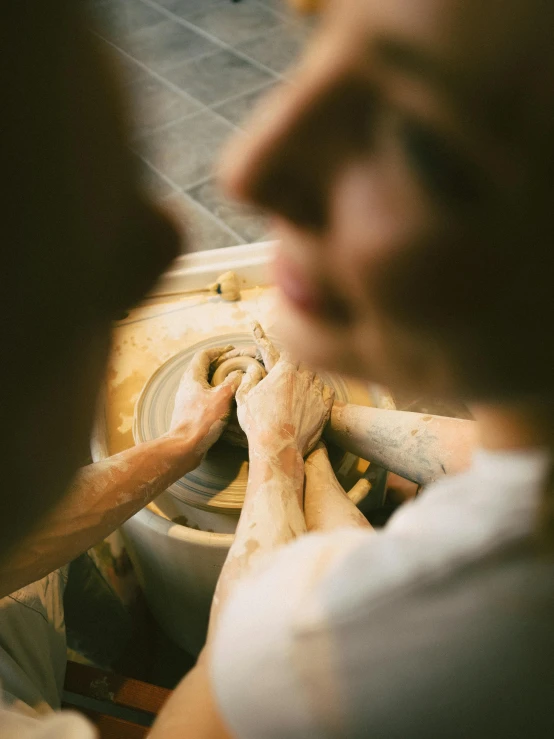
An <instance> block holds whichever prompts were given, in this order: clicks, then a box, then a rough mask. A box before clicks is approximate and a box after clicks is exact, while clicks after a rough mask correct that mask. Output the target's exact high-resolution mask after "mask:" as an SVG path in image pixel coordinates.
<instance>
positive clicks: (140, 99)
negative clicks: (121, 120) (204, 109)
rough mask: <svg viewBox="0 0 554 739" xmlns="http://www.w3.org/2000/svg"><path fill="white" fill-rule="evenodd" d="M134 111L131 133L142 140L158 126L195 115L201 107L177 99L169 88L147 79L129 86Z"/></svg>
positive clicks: (197, 104) (158, 81) (159, 82)
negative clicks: (142, 137) (141, 137)
mask: <svg viewBox="0 0 554 739" xmlns="http://www.w3.org/2000/svg"><path fill="white" fill-rule="evenodd" d="M127 90H128V92H129V93H130V95H131V97H132V110H134V129H135V134H136V135H137V136H143V135H145V134H147V133H149V132H150V131H151V130H152V129H154V128H157V127H158V126H163V125H165V124H168V123H172V122H173V121H177V120H179V119H181V118H184V117H185V116H187V115H192V114H193V113H198V112H199V111H200V110H201V105H200V103H197V102H196V101H195V100H193V99H192V98H188V97H185V96H184V95H180V94H179V93H178V92H175V90H173V89H172V88H171V87H170V86H169V85H166V84H165V83H164V82H161V81H160V80H158V79H156V77H152V76H150V75H148V76H146V77H142V78H140V79H138V80H136V81H135V82H134V83H132V84H130V85H128V87H127Z"/></svg>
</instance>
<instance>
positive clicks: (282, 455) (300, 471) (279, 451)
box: [249, 439, 304, 479]
mask: <svg viewBox="0 0 554 739" xmlns="http://www.w3.org/2000/svg"><path fill="white" fill-rule="evenodd" d="M249 458H250V468H251V469H252V468H254V469H256V470H258V469H262V468H263V469H267V468H269V469H271V470H272V471H275V470H277V471H279V473H281V474H285V475H286V476H288V477H290V478H302V479H303V478H304V459H303V457H302V453H301V452H300V450H299V449H298V446H297V445H296V444H295V443H294V442H292V441H287V442H285V441H283V440H280V439H279V440H275V439H274V440H273V443H272V444H263V443H260V442H259V441H258V442H257V443H255V444H252V445H250V446H249Z"/></svg>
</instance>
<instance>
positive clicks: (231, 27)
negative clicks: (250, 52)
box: [189, 0, 282, 44]
mask: <svg viewBox="0 0 554 739" xmlns="http://www.w3.org/2000/svg"><path fill="white" fill-rule="evenodd" d="M189 20H190V22H191V23H194V25H196V26H198V27H199V28H202V29H203V30H204V31H208V32H209V33H211V34H212V35H213V36H216V37H217V38H218V39H221V41H225V43H227V44H238V43H240V42H241V41H246V39H249V38H252V37H253V36H259V35H260V34H262V33H265V32H267V31H269V30H270V29H271V28H276V27H277V26H278V25H280V24H281V22H282V18H281V17H280V16H278V15H276V14H275V13H273V12H272V11H271V10H269V8H265V7H264V6H263V5H259V4H258V3H257V2H255V1H254V0H242V2H240V3H238V4H237V3H232V2H229V3H228V4H226V5H222V6H221V7H219V6H218V7H216V8H211V9H208V10H206V11H202V12H201V13H198V14H196V15H193V16H191V17H190V19H189Z"/></svg>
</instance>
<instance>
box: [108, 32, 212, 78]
mask: <svg viewBox="0 0 554 739" xmlns="http://www.w3.org/2000/svg"><path fill="white" fill-rule="evenodd" d="M121 46H122V48H124V49H125V50H126V51H128V52H129V54H131V56H133V57H134V58H135V59H138V60H139V61H140V62H142V63H143V64H146V66H147V67H149V68H150V69H153V70H154V71H155V72H158V73H159V74H165V73H166V72H168V71H169V70H171V69H173V68H175V67H178V66H179V65H180V64H182V63H183V62H184V61H186V60H188V59H193V58H194V57H195V56H200V55H202V54H208V53H210V52H211V51H217V50H218V49H219V47H218V46H216V45H215V44H212V42H211V41H209V40H208V39H206V38H204V37H203V36H200V35H199V34H197V33H195V32H194V31H191V30H190V29H188V28H184V27H183V26H182V25H180V24H179V23H177V22H176V21H170V20H163V21H161V22H160V23H156V24H155V25H153V26H149V27H148V28H142V29H141V30H140V31H136V32H135V33H131V34H129V36H128V37H127V38H126V39H124V40H122V42H121Z"/></svg>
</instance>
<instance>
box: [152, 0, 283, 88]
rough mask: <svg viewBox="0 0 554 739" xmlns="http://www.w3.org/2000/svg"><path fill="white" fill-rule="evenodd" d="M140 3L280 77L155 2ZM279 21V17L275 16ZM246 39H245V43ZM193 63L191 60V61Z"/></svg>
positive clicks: (263, 70) (264, 70)
mask: <svg viewBox="0 0 554 739" xmlns="http://www.w3.org/2000/svg"><path fill="white" fill-rule="evenodd" d="M140 2H141V3H143V4H144V5H148V6H149V7H150V8H153V9H154V10H157V11H159V12H160V13H162V14H163V15H165V16H166V17H167V18H169V19H170V20H172V21H175V22H176V23H178V24H179V25H181V26H183V27H184V28H188V29H189V30H190V31H194V32H195V33H197V34H198V35H199V36H203V37H204V38H206V39H208V41H211V42H212V43H214V44H216V46H219V47H220V49H224V50H225V51H232V52H234V53H235V54H236V55H237V56H238V57H240V58H241V59H244V61H248V62H250V63H251V64H252V66H254V67H257V68H258V69H259V70H260V71H262V72H267V73H268V74H270V75H271V76H272V77H275V78H277V79H279V78H280V75H279V74H278V73H277V72H275V71H274V70H273V69H271V68H270V67H267V66H266V65H265V64H262V63H261V62H258V61H256V60H255V59H251V58H250V57H249V56H248V55H247V54H244V53H243V52H241V51H239V50H238V49H236V48H235V47H234V46H231V44H228V43H227V42H226V41H222V40H221V39H220V38H218V37H217V36H214V35H213V34H211V33H210V32H209V31H205V30H204V29H203V28H200V27H199V26H195V25H194V23H192V22H191V21H188V20H186V18H181V16H179V15H176V14H175V13H172V12H171V11H170V10H168V9H167V8H164V7H163V5H159V4H158V3H157V2H154V0H140ZM266 10H268V11H269V12H270V13H271V12H272V11H271V10H269V8H266ZM277 17H278V18H279V19H280V16H277ZM247 40H248V39H245V41H247ZM191 61H193V60H191Z"/></svg>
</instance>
